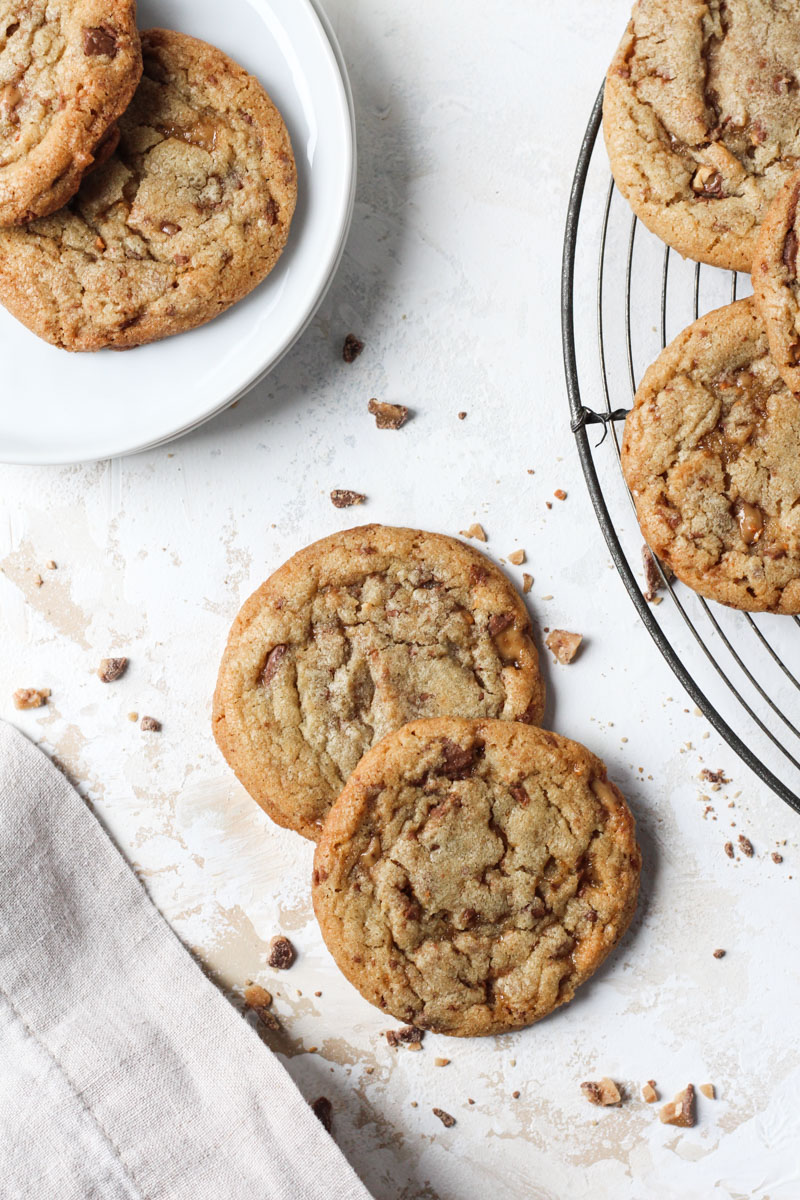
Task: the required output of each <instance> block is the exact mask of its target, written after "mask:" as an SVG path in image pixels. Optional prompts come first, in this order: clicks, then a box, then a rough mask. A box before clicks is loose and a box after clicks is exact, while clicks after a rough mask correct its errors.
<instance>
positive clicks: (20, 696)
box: [14, 688, 52, 708]
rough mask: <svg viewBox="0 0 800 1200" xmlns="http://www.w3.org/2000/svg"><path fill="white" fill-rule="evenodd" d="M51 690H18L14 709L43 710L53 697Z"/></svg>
mask: <svg viewBox="0 0 800 1200" xmlns="http://www.w3.org/2000/svg"><path fill="white" fill-rule="evenodd" d="M51 694H52V693H51V691H50V688H17V690H16V692H14V708H41V707H42V705H43V704H47V701H48V699H49V698H50V696H51Z"/></svg>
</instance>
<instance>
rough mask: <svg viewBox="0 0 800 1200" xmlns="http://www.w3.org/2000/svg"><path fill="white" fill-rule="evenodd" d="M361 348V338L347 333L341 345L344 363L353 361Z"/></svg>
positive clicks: (362, 347) (362, 344) (362, 346)
mask: <svg viewBox="0 0 800 1200" xmlns="http://www.w3.org/2000/svg"><path fill="white" fill-rule="evenodd" d="M363 349H364V343H363V342H362V341H361V339H360V338H357V337H356V335H355V334H354V333H348V335H347V337H346V338H345V339H344V345H343V346H342V358H343V359H344V361H345V362H346V363H352V362H355V361H356V359H357V358H358V356H359V354H360V353H361V351H362V350H363Z"/></svg>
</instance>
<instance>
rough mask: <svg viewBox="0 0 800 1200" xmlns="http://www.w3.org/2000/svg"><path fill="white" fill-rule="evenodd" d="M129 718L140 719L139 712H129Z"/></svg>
mask: <svg viewBox="0 0 800 1200" xmlns="http://www.w3.org/2000/svg"><path fill="white" fill-rule="evenodd" d="M128 720H129V721H138V720H139V714H138V713H137V712H129V713H128Z"/></svg>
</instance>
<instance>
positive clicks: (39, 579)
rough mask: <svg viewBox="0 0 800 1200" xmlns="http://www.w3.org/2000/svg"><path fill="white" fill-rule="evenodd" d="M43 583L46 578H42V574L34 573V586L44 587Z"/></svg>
mask: <svg viewBox="0 0 800 1200" xmlns="http://www.w3.org/2000/svg"><path fill="white" fill-rule="evenodd" d="M43 584H44V580H43V579H42V577H41V575H34V577H33V586H34V587H42V585H43Z"/></svg>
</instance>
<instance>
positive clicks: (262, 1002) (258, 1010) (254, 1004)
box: [244, 983, 280, 1031]
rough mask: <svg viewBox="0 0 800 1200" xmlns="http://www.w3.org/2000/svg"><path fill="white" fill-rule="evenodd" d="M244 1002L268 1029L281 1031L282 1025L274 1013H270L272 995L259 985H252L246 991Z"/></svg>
mask: <svg viewBox="0 0 800 1200" xmlns="http://www.w3.org/2000/svg"><path fill="white" fill-rule="evenodd" d="M244 1002H245V1004H246V1005H247V1007H248V1008H249V1009H251V1010H252V1011H253V1012H254V1013H255V1014H256V1016H257V1017H258V1019H259V1021H260V1022H261V1024H262V1025H263V1026H264V1027H265V1028H266V1029H271V1030H273V1031H275V1030H277V1029H280V1023H279V1022H278V1018H277V1017H276V1016H275V1014H274V1013H271V1012H270V1011H269V1009H270V1005H271V1004H272V993H271V992H268V991H267V989H266V988H263V987H260V986H259V985H258V984H257V983H253V984H251V985H250V986H249V987H246V988H245V990H244Z"/></svg>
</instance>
